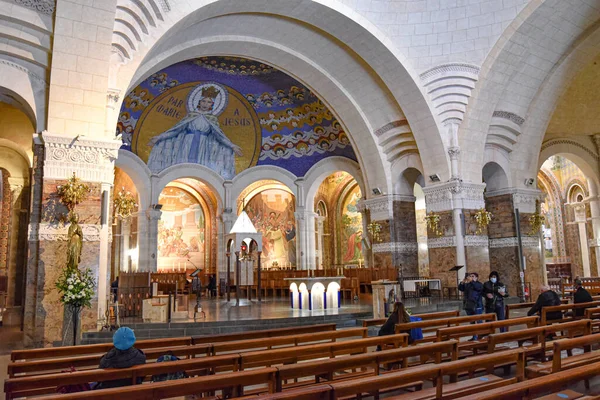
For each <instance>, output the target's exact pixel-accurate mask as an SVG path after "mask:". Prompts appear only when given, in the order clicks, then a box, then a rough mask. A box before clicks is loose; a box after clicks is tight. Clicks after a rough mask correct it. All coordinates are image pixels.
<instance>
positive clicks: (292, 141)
mask: <svg viewBox="0 0 600 400" xmlns="http://www.w3.org/2000/svg"><path fill="white" fill-rule="evenodd" d="M119 134H120V135H121V138H122V140H123V148H124V149H128V150H131V151H132V152H134V153H135V154H137V155H138V156H139V157H140V158H141V159H142V160H143V161H144V162H146V163H147V164H148V167H149V168H150V169H151V170H152V171H153V172H159V171H161V170H163V169H165V168H168V167H170V166H172V165H176V164H181V163H197V164H201V165H204V166H206V167H208V168H211V169H212V170H214V171H215V172H217V173H218V174H220V175H221V176H222V177H223V178H225V179H231V178H232V177H233V176H234V175H236V174H238V173H240V172H241V171H243V170H244V169H247V168H250V167H252V166H254V165H275V166H278V167H282V168H285V169H287V170H289V171H290V172H292V173H294V174H295V175H297V176H304V174H305V173H306V172H307V171H308V170H309V169H310V167H311V166H312V165H314V164H315V163H316V162H318V161H319V160H322V159H324V158H326V157H329V156H334V155H335V156H344V157H347V158H350V159H352V160H356V156H355V154H354V151H353V149H352V146H351V145H350V141H349V138H348V135H347V133H346V132H345V131H344V129H343V128H342V126H341V124H340V123H339V122H338V121H337V120H336V119H335V118H334V116H333V114H332V113H331V111H329V110H328V109H327V107H326V106H325V105H324V104H323V103H322V102H321V101H320V100H319V99H318V98H317V96H316V95H315V93H313V92H312V91H311V90H309V89H308V88H306V87H305V86H303V85H302V84H300V83H299V82H298V81H296V80H295V79H293V78H292V77H290V76H288V75H286V74H285V73H283V72H281V71H279V70H277V69H275V68H273V67H270V66H268V65H265V64H262V63H260V62H256V61H252V60H248V59H243V58H234V57H203V58H199V59H194V60H188V61H184V62H181V63H178V64H175V65H172V66H169V67H167V68H165V69H164V70H162V71H160V72H157V73H155V74H153V75H152V76H150V77H149V78H148V79H146V80H145V81H143V82H142V83H141V84H140V85H139V86H137V87H136V88H135V89H133V90H132V91H131V92H130V93H129V94H128V95H127V97H126V98H125V100H124V102H123V106H122V108H121V113H120V115H119V121H118V124H117V135H119ZM290 161H292V162H290Z"/></svg>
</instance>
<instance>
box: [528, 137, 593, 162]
mask: <svg viewBox="0 0 600 400" xmlns="http://www.w3.org/2000/svg"><path fill="white" fill-rule="evenodd" d="M558 144H566V145H569V146H575V147H579V148H580V149H581V150H583V151H585V152H586V153H588V154H589V155H590V156H592V158H594V159H595V160H600V156H599V155H598V154H596V153H595V152H594V151H593V150H592V149H590V148H589V147H587V146H584V145H583V144H581V143H579V142H576V141H574V140H569V139H550V140H548V141H547V142H544V143H543V144H542V148H541V149H540V153H541V152H543V151H544V150H546V149H547V148H549V147H552V146H554V145H558Z"/></svg>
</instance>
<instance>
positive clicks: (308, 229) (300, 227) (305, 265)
mask: <svg viewBox="0 0 600 400" xmlns="http://www.w3.org/2000/svg"><path fill="white" fill-rule="evenodd" d="M295 216H296V237H297V241H296V260H297V261H296V263H297V264H296V267H297V268H298V269H307V270H308V269H315V267H316V251H315V235H316V232H315V221H316V220H315V218H316V217H317V214H316V213H315V212H313V211H310V210H307V209H305V208H304V207H299V208H296V213H295Z"/></svg>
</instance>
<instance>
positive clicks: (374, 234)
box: [367, 222, 381, 243]
mask: <svg viewBox="0 0 600 400" xmlns="http://www.w3.org/2000/svg"><path fill="white" fill-rule="evenodd" d="M367 230H368V231H369V234H370V235H371V238H373V242H374V243H379V242H380V241H381V225H380V224H378V223H377V222H371V223H370V224H369V225H368V226H367Z"/></svg>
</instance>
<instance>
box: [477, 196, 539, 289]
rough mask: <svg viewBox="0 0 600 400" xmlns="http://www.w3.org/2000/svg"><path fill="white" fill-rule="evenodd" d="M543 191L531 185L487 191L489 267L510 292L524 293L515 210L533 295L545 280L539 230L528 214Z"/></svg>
mask: <svg viewBox="0 0 600 400" xmlns="http://www.w3.org/2000/svg"><path fill="white" fill-rule="evenodd" d="M540 197H541V192H540V191H538V190H531V189H515V188H509V189H502V190H497V191H494V192H488V193H486V209H487V210H488V211H490V212H491V213H492V215H493V217H492V221H491V223H490V225H489V226H488V234H489V238H490V250H489V251H490V270H492V271H497V272H498V273H499V275H500V279H501V280H502V282H503V283H504V284H505V285H506V286H507V288H508V293H509V295H511V296H518V295H520V294H521V277H520V273H521V263H520V262H519V240H518V237H517V220H516V210H519V214H520V231H521V243H522V248H523V259H524V260H523V264H524V267H525V271H524V277H523V279H524V282H525V283H529V284H530V285H531V290H532V293H531V294H530V296H531V297H530V299H534V300H535V298H536V297H537V295H538V294H539V288H540V286H542V285H543V284H544V282H546V277H545V274H546V272H545V267H544V262H543V254H542V247H541V239H540V235H539V233H538V232H532V231H531V223H530V221H529V218H530V217H531V216H532V215H533V213H534V212H535V202H536V200H538V199H540Z"/></svg>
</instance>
